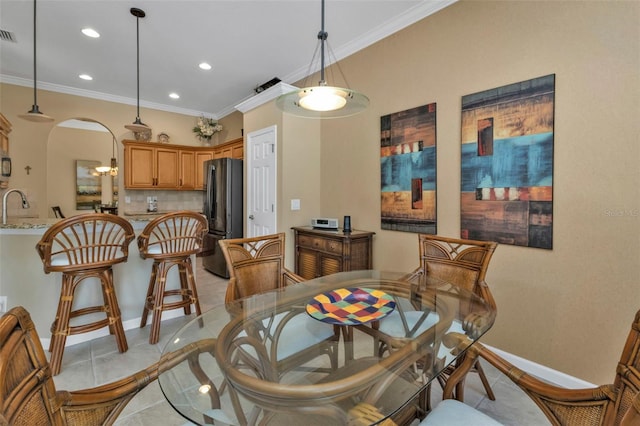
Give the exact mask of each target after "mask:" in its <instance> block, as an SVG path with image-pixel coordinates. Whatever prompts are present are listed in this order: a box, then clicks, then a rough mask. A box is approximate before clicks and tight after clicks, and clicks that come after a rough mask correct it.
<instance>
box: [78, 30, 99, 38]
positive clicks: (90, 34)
mask: <svg viewBox="0 0 640 426" xmlns="http://www.w3.org/2000/svg"><path fill="white" fill-rule="evenodd" d="M82 34H84V35H86V36H87V37H91V38H98V37H100V33H98V32H97V31H96V30H94V29H93V28H83V29H82Z"/></svg>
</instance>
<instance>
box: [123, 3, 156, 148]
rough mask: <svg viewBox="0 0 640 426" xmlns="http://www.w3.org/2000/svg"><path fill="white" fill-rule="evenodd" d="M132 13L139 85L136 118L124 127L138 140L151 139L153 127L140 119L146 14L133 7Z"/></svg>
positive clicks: (137, 84) (137, 81)
mask: <svg viewBox="0 0 640 426" xmlns="http://www.w3.org/2000/svg"><path fill="white" fill-rule="evenodd" d="M129 11H130V12H131V14H132V15H133V16H135V17H136V69H137V74H136V86H137V97H136V99H137V109H136V120H135V121H134V122H133V124H126V125H125V126H124V127H125V129H127V130H131V131H132V132H133V135H134V136H135V138H136V139H137V140H149V139H151V128H150V127H149V126H147V125H146V124H144V123H143V122H142V120H140V18H144V17H145V16H146V14H145V13H144V10H142V9H138V8H136V7H132V8H131V9H130V10H129Z"/></svg>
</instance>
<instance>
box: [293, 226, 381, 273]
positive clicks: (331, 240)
mask: <svg viewBox="0 0 640 426" xmlns="http://www.w3.org/2000/svg"><path fill="white" fill-rule="evenodd" d="M292 229H293V231H294V233H295V244H296V269H295V272H296V274H298V275H300V276H301V277H303V278H305V279H308V280H311V279H313V278H316V277H320V276H323V275H329V274H335V273H337V272H345V271H356V270H359V269H372V261H373V236H374V235H375V233H374V232H369V231H358V230H355V229H354V230H353V231H352V232H350V233H344V232H342V231H341V230H338V231H332V230H321V229H314V228H312V227H310V226H309V227H308V226H303V227H296V228H292Z"/></svg>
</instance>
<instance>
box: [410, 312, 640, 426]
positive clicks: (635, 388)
mask: <svg viewBox="0 0 640 426" xmlns="http://www.w3.org/2000/svg"><path fill="white" fill-rule="evenodd" d="M479 358H483V359H484V360H485V361H487V362H489V364H491V365H493V366H494V367H495V368H496V369H498V371H500V372H501V373H502V374H504V375H505V376H507V377H508V378H509V379H510V380H511V381H513V382H514V383H515V384H516V385H518V387H519V388H520V389H522V390H523V391H524V392H525V393H526V394H527V395H528V396H529V397H530V398H531V399H532V400H533V402H534V403H535V404H536V405H537V406H538V407H539V408H540V409H541V410H542V412H543V413H544V415H545V416H546V417H547V419H548V420H549V421H550V423H551V424H552V425H554V426H578V425H579V426H616V425H621V426H632V425H633V426H638V425H640V310H639V311H637V312H636V315H635V318H634V320H633V323H632V324H631V331H630V332H629V335H628V336H627V340H626V343H625V345H624V348H623V350H622V355H621V356H620V360H619V361H618V366H617V368H616V375H615V378H614V381H613V384H607V385H601V386H598V387H594V388H585V389H567V388H563V387H559V386H555V385H552V384H549V383H548V382H545V381H542V380H539V379H537V378H536V377H534V376H532V375H530V374H527V373H526V372H524V371H522V370H521V369H519V368H518V367H515V366H514V365H512V364H511V363H509V362H508V361H506V360H505V359H503V358H501V357H500V356H499V355H497V354H495V353H494V352H492V351H491V350H489V349H487V348H486V347H485V346H484V345H482V344H481V343H477V342H476V343H475V344H474V345H472V346H471V347H470V348H469V349H467V352H466V357H465V360H464V361H463V363H462V364H460V365H459V366H458V369H457V371H456V372H454V373H453V374H452V375H451V376H450V377H449V381H448V383H447V386H446V387H445V390H444V393H443V398H445V400H444V401H443V402H441V403H440V404H438V406H436V408H435V409H434V410H433V411H432V412H431V413H430V414H429V415H428V416H427V417H426V418H425V419H424V420H423V422H422V423H420V426H437V425H442V424H446V425H450V426H463V425H464V426H466V425H480V424H488V423H486V422H485V423H483V422H482V421H483V418H484V417H483V414H482V413H480V412H479V411H477V410H475V409H474V408H472V407H470V406H468V405H465V404H464V403H461V402H459V401H455V400H450V398H452V397H453V389H454V388H455V387H456V386H457V384H458V383H460V382H463V381H464V378H465V371H466V370H468V369H469V368H470V367H471V366H472V365H473V364H474V363H475V362H476V361H477V360H478V359H479ZM445 402H446V404H443V403H445Z"/></svg>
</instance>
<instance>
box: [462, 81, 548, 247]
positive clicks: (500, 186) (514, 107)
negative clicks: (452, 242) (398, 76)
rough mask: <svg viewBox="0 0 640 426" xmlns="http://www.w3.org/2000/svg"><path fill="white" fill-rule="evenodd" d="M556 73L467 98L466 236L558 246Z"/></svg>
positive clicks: (464, 127)
mask: <svg viewBox="0 0 640 426" xmlns="http://www.w3.org/2000/svg"><path fill="white" fill-rule="evenodd" d="M554 103H555V75H554V74H551V75H547V76H544V77H539V78H534V79H531V80H526V81H522V82H519V83H514V84H509V85H507V86H502V87H498V88H495V89H490V90H485V91H483V92H479V93H474V94H471V95H466V96H463V97H462V129H461V139H462V154H461V157H462V172H461V198H460V233H461V237H462V238H469V239H473V240H482V241H496V242H498V243H500V244H511V245H516V246H525V247H536V248H543V249H551V248H553V146H554V130H553V124H554Z"/></svg>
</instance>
